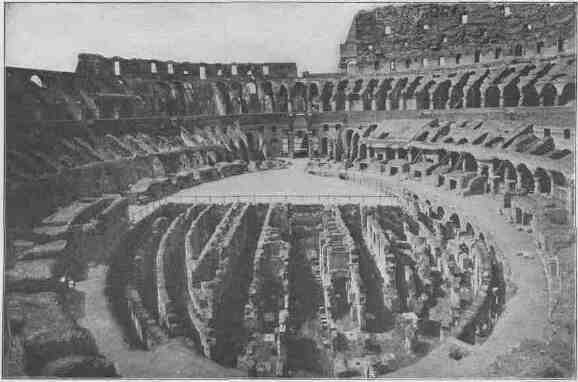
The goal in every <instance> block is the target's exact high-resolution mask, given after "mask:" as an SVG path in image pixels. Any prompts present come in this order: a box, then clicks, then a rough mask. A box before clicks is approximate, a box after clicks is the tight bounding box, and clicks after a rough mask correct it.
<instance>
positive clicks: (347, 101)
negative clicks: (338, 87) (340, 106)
mask: <svg viewBox="0 0 578 382" xmlns="http://www.w3.org/2000/svg"><path fill="white" fill-rule="evenodd" d="M349 102H351V101H349V100H346V101H345V105H344V106H345V111H349Z"/></svg>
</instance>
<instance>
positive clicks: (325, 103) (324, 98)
mask: <svg viewBox="0 0 578 382" xmlns="http://www.w3.org/2000/svg"><path fill="white" fill-rule="evenodd" d="M332 94H333V82H326V83H325V86H323V91H322V93H321V104H322V105H321V106H322V108H323V111H331V96H332Z"/></svg>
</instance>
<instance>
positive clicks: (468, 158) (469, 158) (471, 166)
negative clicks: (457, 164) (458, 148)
mask: <svg viewBox="0 0 578 382" xmlns="http://www.w3.org/2000/svg"><path fill="white" fill-rule="evenodd" d="M463 156H464V157H463V160H464V161H465V165H464V166H465V170H466V171H478V161H477V160H476V158H475V157H474V156H473V155H472V154H470V153H464V154H463Z"/></svg>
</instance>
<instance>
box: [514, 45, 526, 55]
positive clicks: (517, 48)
mask: <svg viewBox="0 0 578 382" xmlns="http://www.w3.org/2000/svg"><path fill="white" fill-rule="evenodd" d="M523 55H524V47H523V46H522V45H520V44H517V45H516V46H515V47H514V56H516V57H520V56H523Z"/></svg>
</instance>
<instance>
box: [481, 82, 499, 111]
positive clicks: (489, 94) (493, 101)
mask: <svg viewBox="0 0 578 382" xmlns="http://www.w3.org/2000/svg"><path fill="white" fill-rule="evenodd" d="M484 105H485V107H499V106H500V89H499V88H498V87H497V86H496V85H492V86H490V87H489V88H488V89H486V96H485V99H484Z"/></svg>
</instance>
